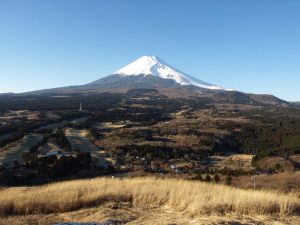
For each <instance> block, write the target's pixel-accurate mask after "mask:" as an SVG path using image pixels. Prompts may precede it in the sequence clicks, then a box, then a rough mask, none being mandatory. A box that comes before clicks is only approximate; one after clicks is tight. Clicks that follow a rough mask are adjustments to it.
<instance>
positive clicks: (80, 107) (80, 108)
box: [79, 103, 82, 111]
mask: <svg viewBox="0 0 300 225" xmlns="http://www.w3.org/2000/svg"><path fill="white" fill-rule="evenodd" d="M79 110H80V111H81V110H82V104H81V103H80V105H79Z"/></svg>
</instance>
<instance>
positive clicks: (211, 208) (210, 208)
mask: <svg viewBox="0 0 300 225" xmlns="http://www.w3.org/2000/svg"><path fill="white" fill-rule="evenodd" d="M108 202H110V203H112V202H114V203H118V204H119V206H120V203H123V204H127V207H128V208H131V209H132V208H141V207H142V208H149V207H150V208H151V207H152V209H154V208H161V207H164V208H166V207H167V208H169V209H170V210H173V211H174V212H181V213H184V215H185V217H187V218H191V217H199V216H212V215H218V216H221V215H222V216H226V215H227V216H228V215H235V216H240V217H247V216H248V217H249V216H251V217H253V216H259V215H261V216H270V215H271V216H272V215H273V216H276V217H278V216H279V217H282V218H284V217H287V216H294V218H296V220H297V218H298V219H299V217H298V216H299V214H300V193H299V192H298V193H296V192H293V193H289V194H283V193H279V192H274V191H263V190H260V191H252V190H243V189H237V188H233V187H228V186H224V185H216V184H208V183H204V182H196V181H186V180H177V179H155V178H133V179H111V178H97V179H92V180H74V181H66V182H61V183H54V184H49V185H45V186H39V187H14V188H7V189H2V190H1V191H0V215H1V216H2V218H3V220H2V221H9V220H10V221H12V218H14V219H17V218H18V216H20V217H22V215H23V216H24V215H30V216H31V217H28V216H27V217H26V218H35V219H36V218H40V219H42V218H43V217H46V216H47V215H49V214H55V215H56V217H57V218H60V217H59V216H58V215H60V214H63V213H66V212H71V211H75V210H83V209H84V210H91V211H93V210H94V208H95V207H99V206H101V205H102V206H103V205H104V204H107V203H108ZM119 206H116V207H117V208H118V207H119ZM86 213H87V212H86ZM99 213H101V212H100V211H99ZM12 215H14V216H13V217H12ZM115 216H116V215H115ZM135 219H137V218H135ZM79 220H80V221H85V222H99V221H95V220H93V219H92V218H90V221H86V220H84V217H82V218H78V219H77V221H74V220H73V221H72V222H80V221H79ZM132 220H134V218H132ZM0 221H1V220H0ZM52 221H53V219H52ZM298 221H299V222H300V220H298ZM56 222H61V221H56ZM64 222H71V221H64ZM0 224H1V223H0ZM38 224H40V223H38ZM45 224H47V223H45ZM132 224H134V223H132Z"/></svg>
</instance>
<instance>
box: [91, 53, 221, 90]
mask: <svg viewBox="0 0 300 225" xmlns="http://www.w3.org/2000/svg"><path fill="white" fill-rule="evenodd" d="M87 85H88V86H105V87H108V86H109V87H118V86H151V87H171V86H179V85H193V86H197V87H200V88H204V89H210V90H224V89H223V88H221V87H218V86H216V85H212V84H209V83H207V82H204V81H201V80H199V79H197V78H195V77H192V76H190V75H188V74H186V73H183V72H181V71H179V70H178V69H176V68H174V67H172V66H171V65H169V64H167V63H166V62H164V61H163V60H162V59H160V58H158V57H155V56H143V57H141V58H139V59H137V60H136V61H134V62H132V63H130V64H129V65H127V66H125V67H123V68H122V69H120V70H118V71H116V72H114V73H113V74H111V75H109V76H106V77H104V78H101V79H99V80H96V81H94V82H92V83H89V84H87Z"/></svg>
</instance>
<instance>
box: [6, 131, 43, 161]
mask: <svg viewBox="0 0 300 225" xmlns="http://www.w3.org/2000/svg"><path fill="white" fill-rule="evenodd" d="M40 139H41V136H36V135H26V136H25V137H24V138H23V139H21V140H20V141H18V142H15V143H12V144H9V145H8V146H6V147H4V148H2V149H1V150H0V162H2V163H4V162H10V161H14V160H21V159H22V154H23V153H24V152H25V151H28V149H29V147H30V146H31V145H33V144H35V143H36V142H37V141H39V140H40Z"/></svg>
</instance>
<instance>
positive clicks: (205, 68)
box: [0, 0, 300, 101]
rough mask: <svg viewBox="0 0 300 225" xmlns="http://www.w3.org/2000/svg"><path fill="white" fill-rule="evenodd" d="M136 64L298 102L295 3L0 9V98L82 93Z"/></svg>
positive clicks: (233, 0) (109, 1) (66, 2)
mask: <svg viewBox="0 0 300 225" xmlns="http://www.w3.org/2000/svg"><path fill="white" fill-rule="evenodd" d="M144 55H153V56H158V57H160V58H161V59H163V60H164V61H166V62H167V63H169V64H171V65H173V66H174V67H175V68H177V69H179V70H181V71H183V72H185V73H187V74H190V75H192V76H195V77H197V78H199V79H201V80H203V81H206V82H209V83H212V84H215V85H218V86H221V87H224V88H233V89H237V90H239V91H243V92H249V93H256V94H273V95H276V96H277V97H280V98H283V99H285V100H287V101H300V1H299V0H280V1H278V0H206V1H204V0H81V1H78V0H47V1H46V0H36V1H34V0H26V1H25V0H0V93H4V92H16V93H18V92H25V91H32V90H38V89H45V88H52V87H60V86H67V85H79V84H85V83H89V82H91V81H94V80H97V79H99V78H101V77H104V76H106V75H109V74H111V73H113V72H115V71H117V70H119V69H120V68H122V67H124V66H126V65H127V64H129V63H131V62H132V61H134V60H136V59H138V58H139V57H141V56H144Z"/></svg>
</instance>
